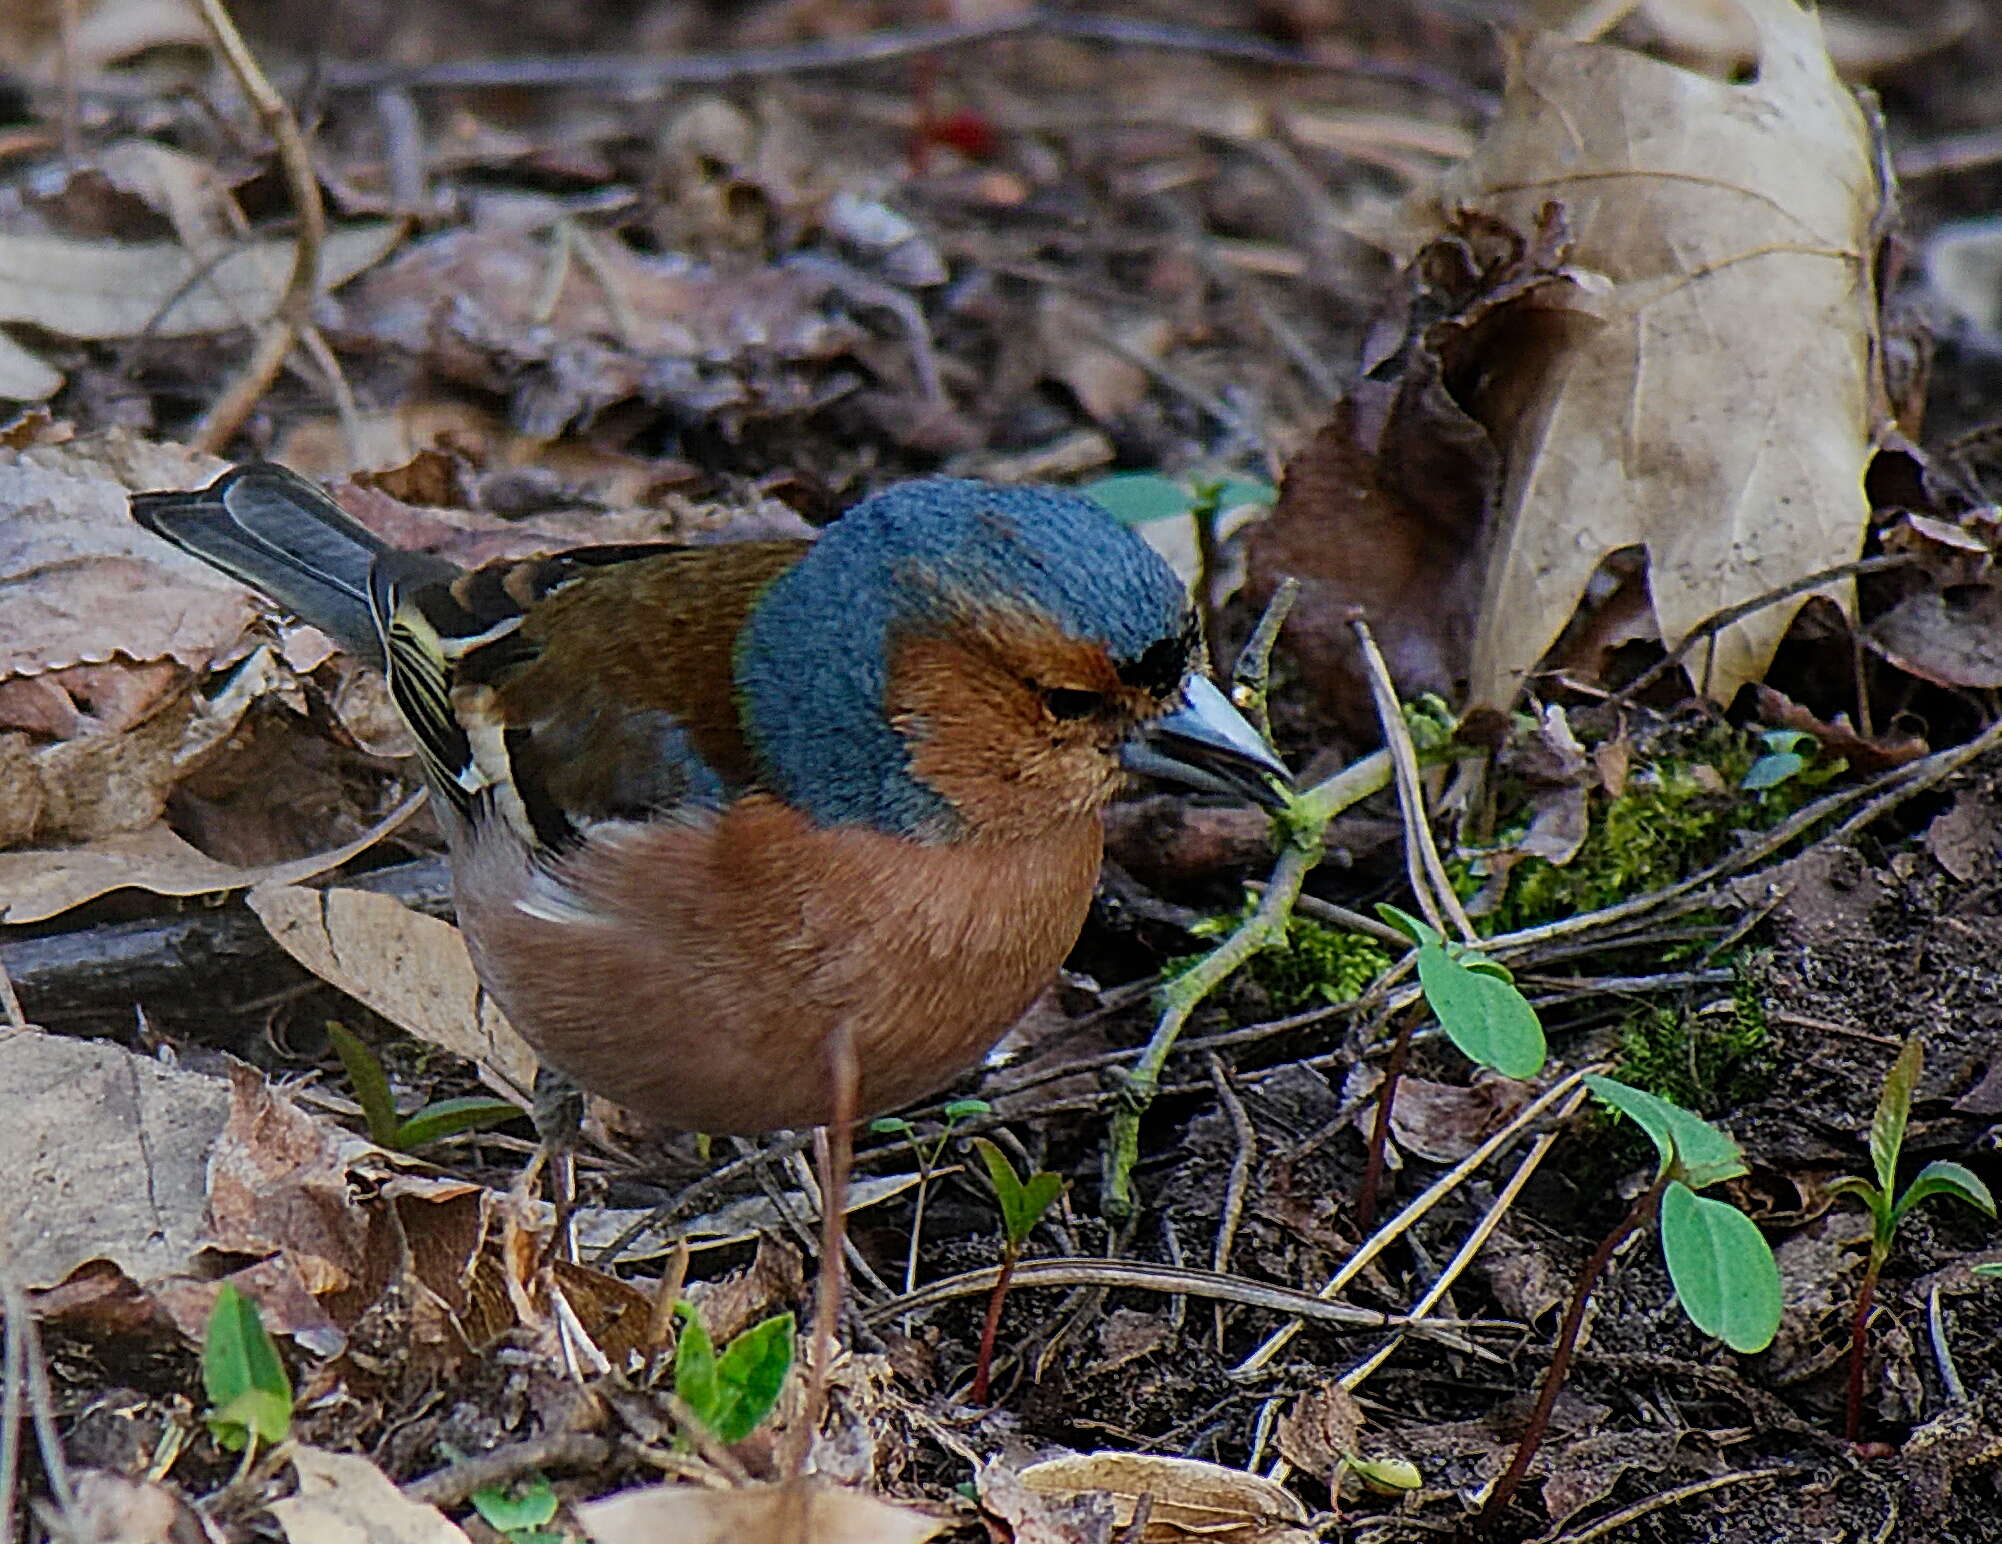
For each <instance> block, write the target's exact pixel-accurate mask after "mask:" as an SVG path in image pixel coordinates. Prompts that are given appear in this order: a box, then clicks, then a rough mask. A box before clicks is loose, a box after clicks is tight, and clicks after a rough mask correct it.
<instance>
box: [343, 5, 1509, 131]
mask: <svg viewBox="0 0 2002 1544" xmlns="http://www.w3.org/2000/svg"><path fill="white" fill-rule="evenodd" d="M1028 34H1041V35H1043V36H1049V37H1060V38H1070V39H1073V40H1075V41H1078V42H1084V43H1100V44H1105V45H1109V46H1113V47H1120V48H1151V49H1157V50H1160V51H1162V52H1166V53H1189V54H1201V55H1207V56H1210V57H1214V58H1222V59H1233V60H1237V61H1239V62H1242V63H1245V64H1262V65H1267V66H1270V67H1273V68H1278V69H1292V70H1306V71H1311V72H1314V73H1316V74H1336V75H1361V76H1365V77H1369V78H1373V79H1379V80H1384V81H1388V82H1391V83H1395V84H1404V85H1410V86H1415V87H1418V88H1419V89H1421V90H1425V91H1430V92H1433V93H1435V94H1437V95H1440V96H1443V97H1446V98H1448V99H1450V100H1452V101H1455V102H1457V103H1459V104H1461V105H1462V106H1464V107H1466V108H1468V109H1469V110H1471V111H1474V112H1477V113H1481V114H1487V113H1490V112H1492V111H1493V110H1494V106H1495V103H1494V98H1493V97H1492V96H1490V95H1489V94H1488V93H1486V92H1482V91H1478V90H1475V89H1473V88H1471V87H1469V86H1468V85H1467V84H1466V82H1465V81H1463V80H1461V79H1460V78H1459V77H1458V76H1457V75H1456V74H1454V73H1453V72H1452V71H1450V70H1444V69H1437V68H1433V67H1431V66H1427V65H1423V64H1411V63H1408V62H1405V61H1402V60H1394V59H1371V58H1365V57H1364V56H1362V55H1359V54H1353V53H1348V54H1339V53H1335V52H1333V51H1331V50H1329V49H1327V48H1325V47H1323V48H1321V49H1319V50H1317V51H1316V52H1315V53H1313V54H1308V53H1305V52H1303V51H1301V50H1299V49H1295V48H1288V47H1286V46H1285V45H1284V44H1281V43H1274V42H1272V41H1271V40H1270V39H1269V38H1261V37H1256V36H1252V35H1250V34H1248V33H1243V32H1225V31H1218V30H1215V29H1212V28H1204V27H1182V26H1175V25H1173V24H1170V23H1163V22H1150V21H1145V20H1141V19H1138V18H1128V17H1120V16H1103V15H1098V14H1095V13H1093V12H1089V11H1087V12H1082V13H1079V12H1070V13H1063V12H1050V11H1043V10H1026V11H1009V12H1006V13H1004V14H1001V15H998V16H995V17H993V18H992V19H989V20H984V21H974V22H948V23H940V24H936V25H932V26H924V27H904V28H896V29H891V30H886V31H882V32H870V33H864V34H862V35H861V36H859V37H843V38H832V39H827V40H824V41H823V40H816V41H813V42H808V43H796V44H791V45H787V46H782V47H777V48H752V49H741V50H734V51H730V52H722V53H713V54H678V53H655V54H647V55H644V56H635V55H633V54H630V53H628V54H598V55H567V56H562V57H557V58H536V57H533V56H529V57H513V58H505V59H472V60H461V61H455V62H453V63H450V64H437V65H428V66H408V65H393V64H382V63H378V62H375V61H369V62H366V63H364V62H360V61H340V62H334V63H325V64H322V65H321V66H320V67H319V70H320V73H319V77H318V78H319V80H320V84H321V85H322V86H323V88H324V89H327V90H330V91H373V90H376V89H378V88H380V87H382V86H405V87H410V88H412V89H430V90H448V89H454V88H462V89H502V90H506V89H536V88H558V89H560V88H573V87H581V88H587V89H588V88H596V89H599V90H604V91H632V90H638V89H644V88H646V87H649V86H677V85H710V86H716V85H727V84H730V83H733V82H738V81H747V80H757V79H760V78H763V77H767V76H773V75H793V74H801V73H804V72H807V71H812V70H835V69H853V68H856V67H859V66H863V65H870V64H885V63H891V62H894V61H897V60H902V59H911V58H918V57H921V56H923V55H926V54H930V53H935V52H938V51H941V50H944V49H949V48H965V47H970V46H974V45H977V44H982V43H993V42H999V41H1002V40H1004V39H1007V38H1011V37H1020V36H1024V35H1028Z"/></svg>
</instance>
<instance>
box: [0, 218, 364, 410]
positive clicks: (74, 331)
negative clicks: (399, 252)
mask: <svg viewBox="0 0 2002 1544" xmlns="http://www.w3.org/2000/svg"><path fill="white" fill-rule="evenodd" d="M401 235H402V228H401V227H400V226H397V225H393V224H375V225H354V226H347V227H344V228H342V229H340V230H335V231H329V232H328V233H327V240H326V245H325V246H324V247H322V248H321V251H320V283H321V286H322V287H323V288H331V287H333V286H335V285H338V284H342V283H345V282H346V281H347V280H349V279H351V278H353V277H354V276H355V275H356V274H358V273H360V272H361V271H362V270H363V269H365V268H367V267H369V266H371V265H372V264H374V263H375V262H377V261H379V260H380V259H381V258H382V257H383V256H384V254H386V253H387V252H388V251H389V250H390V248H392V247H393V246H395V245H396V243H397V241H398V239H399V238H400V237H401ZM291 254H292V243H291V242H290V241H260V242H256V243H253V244H251V245H249V246H246V247H242V248H240V249H238V250H237V251H235V252H232V253H230V254H229V255H228V256H225V257H222V258H220V259H217V258H214V257H213V256H212V255H211V256H208V257H204V256H202V255H199V254H197V253H195V252H192V251H190V250H189V249H188V248H186V247H184V246H182V245H181V244H180V243H178V242H172V241H162V242H117V241H75V240H71V239H69V238H67V237H63V236H24V235H10V234H4V233H0V322H26V323H29V324H31V325H33V326H35V327H39V328H41V329H42V330H43V331H44V332H51V333H54V334H56V335H57V336H58V337H63V338H91V339H108V338H136V337H139V336H140V335H141V334H145V335H148V336H152V337H160V338H186V337H194V336H198V335H200V334H202V333H211V332H226V331H228V330H229V329H231V328H233V327H255V326H256V325H257V324H258V323H260V322H263V321H265V320H267V319H268V318H269V317H270V316H271V314H272V313H273V312H274V311H276V310H277V309H278V302H279V301H280V300H281V299H282V298H283V297H284V294H285V284H286V279H287V277H288V275H289V273H290V271H291V262H292V257H291ZM17 384H18V382H17ZM44 395H46V393H44ZM30 400H33V399H30Z"/></svg>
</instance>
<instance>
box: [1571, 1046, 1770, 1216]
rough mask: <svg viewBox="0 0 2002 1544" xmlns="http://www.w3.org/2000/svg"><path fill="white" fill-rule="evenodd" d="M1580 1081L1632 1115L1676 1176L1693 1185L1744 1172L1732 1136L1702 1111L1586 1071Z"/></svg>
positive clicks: (1701, 1185) (1704, 1185) (1702, 1186)
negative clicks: (1695, 1112)
mask: <svg viewBox="0 0 2002 1544" xmlns="http://www.w3.org/2000/svg"><path fill="white" fill-rule="evenodd" d="M1585 1086H1586V1087H1587V1088H1589V1089H1591V1090H1592V1092H1593V1093H1595V1094H1597V1095H1598V1096H1599V1097H1600V1098H1601V1099H1603V1100H1605V1101H1606V1103H1607V1104H1610V1105H1611V1106H1612V1107H1613V1108H1614V1109H1616V1110H1618V1111H1619V1112H1620V1113H1621V1114H1623V1115H1626V1116H1629V1117H1631V1118H1632V1120H1633V1121H1634V1123H1635V1124H1636V1125H1637V1126H1639V1127H1640V1128H1641V1130H1643V1131H1645V1132H1646V1133H1647V1134H1648V1136H1649V1137H1650V1138H1651V1139H1652V1140H1653V1142H1654V1145H1655V1151H1656V1152H1658V1153H1660V1154H1661V1161H1662V1162H1663V1163H1664V1164H1669V1163H1673V1164H1674V1165H1675V1166H1676V1171H1677V1177H1678V1178H1679V1179H1681V1180H1683V1181H1684V1182H1686V1183H1687V1184H1689V1185H1690V1186H1691V1187H1692V1188H1694V1189H1697V1190H1704V1189H1707V1188H1708V1187H1709V1186H1711V1185H1715V1184H1717V1183H1718V1182H1719V1181H1721V1180H1727V1179H1733V1178H1736V1177H1737V1176H1738V1175H1740V1174H1743V1173H1745V1172H1746V1166H1745V1154H1744V1152H1743V1150H1742V1149H1741V1148H1740V1147H1739V1146H1738V1144H1737V1142H1736V1141H1735V1140H1734V1139H1733V1138H1732V1137H1731V1136H1730V1135H1729V1134H1728V1133H1726V1132H1723V1131H1720V1130H1719V1129H1718V1128H1717V1127H1715V1126H1713V1125H1711V1124H1710V1122H1708V1121H1707V1120H1704V1119H1703V1118H1702V1117H1701V1116H1698V1115H1692V1114H1690V1113H1689V1111H1687V1110H1685V1109H1683V1108H1682V1107H1681V1106H1680V1105H1676V1104H1670V1103H1669V1102H1668V1101H1667V1100H1666V1099H1661V1098H1657V1097H1656V1096H1655V1095H1653V1094H1650V1093H1648V1092H1647V1091H1646V1090H1644V1089H1639V1088H1635V1087H1633V1086H1632V1085H1631V1084H1628V1083H1622V1082H1620V1081H1619V1079H1617V1078H1607V1077H1601V1076H1599V1075H1598V1074H1597V1073H1587V1074H1586V1076H1585Z"/></svg>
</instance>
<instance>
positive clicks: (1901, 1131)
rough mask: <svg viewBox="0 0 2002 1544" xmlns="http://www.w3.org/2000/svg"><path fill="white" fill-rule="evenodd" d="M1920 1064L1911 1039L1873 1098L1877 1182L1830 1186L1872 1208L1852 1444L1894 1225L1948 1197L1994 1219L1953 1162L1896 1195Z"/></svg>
mask: <svg viewBox="0 0 2002 1544" xmlns="http://www.w3.org/2000/svg"><path fill="white" fill-rule="evenodd" d="M1924 1066H1925V1050H1924V1048H1923V1047H1922V1046H1921V1045H1920V1043H1919V1037H1918V1036H1917V1035H1914V1036H1912V1038H1911V1039H1909V1040H1907V1041H1906V1042H1905V1044H1904V1048H1903V1049H1902V1050H1900V1051H1899V1052H1898V1059H1897V1060H1896V1061H1894V1062H1892V1063H1891V1070H1890V1071H1889V1072H1887V1073H1885V1074H1884V1087H1883V1089H1882V1091H1881V1092H1880V1093H1879V1094H1878V1095H1877V1112H1876V1114H1875V1115H1874V1116H1872V1117H1871V1120H1870V1165H1871V1167H1872V1168H1874V1169H1875V1170H1876V1171H1877V1178H1876V1182H1875V1183H1874V1184H1873V1183H1872V1182H1871V1181H1869V1180H1867V1179H1858V1178H1856V1177H1855V1176H1853V1175H1852V1176H1850V1177H1849V1178H1847V1179H1839V1180H1837V1181H1836V1182H1835V1183H1834V1184H1833V1185H1830V1186H1829V1187H1828V1188H1829V1189H1830V1190H1831V1191H1833V1192H1834V1193H1835V1194H1836V1195H1847V1196H1855V1197H1856V1198H1857V1199H1858V1200H1860V1201H1861V1202H1862V1203H1863V1204H1864V1205H1865V1206H1866V1207H1868V1208H1869V1209H1870V1260H1869V1263H1868V1264H1867V1265H1865V1266H1864V1267H1863V1284H1862V1286H1860V1287H1859V1288H1857V1291H1856V1313H1855V1315H1854V1317H1853V1318H1852V1319H1851V1320H1850V1324H1849V1397H1848V1403H1847V1411H1846V1414H1845V1417H1844V1424H1843V1430H1844V1432H1845V1434H1846V1435H1847V1436H1848V1438H1849V1440H1850V1441H1851V1442H1854V1441H1855V1440H1856V1439H1857V1436H1858V1434H1859V1433H1860V1432H1861V1430H1862V1425H1863V1362H1864V1350H1865V1347H1866V1346H1867V1344H1868V1334H1867V1332H1868V1328H1869V1323H1870V1304H1871V1301H1872V1299H1873V1298H1874V1297H1875V1295H1876V1291H1877V1277H1878V1275H1879V1273H1881V1272H1882V1270H1883V1269H1884V1261H1885V1260H1886V1259H1887V1258H1888V1257H1889V1256H1890V1253H1891V1240H1892V1239H1893V1238H1895V1237H1896V1236H1897V1232H1898V1224H1899V1223H1900V1222H1903V1221H1904V1219H1905V1214H1906V1213H1907V1212H1909V1211H1910V1210H1911V1209H1912V1208H1913V1207H1914V1206H1917V1205H1918V1204H1919V1202H1921V1201H1923V1200H1926V1199H1927V1198H1928V1197H1931V1196H1948V1197H1951V1198H1952V1199H1953V1200H1956V1201H1960V1202H1964V1203H1965V1204H1966V1205H1968V1206H1971V1207H1973V1208H1974V1209H1975V1210H1976V1211H1979V1212H1984V1213H1986V1214H1987V1215H1988V1216H1990V1217H1993V1216H1994V1215H1995V1197H1994V1196H1992V1195H1990V1194H1989V1192H1988V1187H1987V1186H1986V1185H1984V1184H1983V1183H1982V1182H1981V1179H1980V1177H1979V1176H1978V1175H1976V1174H1974V1173H1972V1172H1971V1171H1970V1170H1968V1169H1966V1168H1964V1167H1962V1166H1961V1165H1960V1164H1957V1163H1943V1162H1939V1161H1934V1162H1932V1163H1929V1164H1927V1165H1926V1166H1925V1167H1924V1168H1923V1169H1921V1170H1919V1172H1918V1173H1917V1174H1916V1175H1915V1176H1913V1179H1912V1182H1911V1184H1909V1185H1907V1186H1906V1187H1905V1190H1904V1193H1903V1194H1902V1195H1900V1194H1899V1193H1898V1188H1897V1187H1898V1158H1899V1155H1900V1154H1901V1153H1902V1152H1903V1151H1904V1146H1905V1127H1906V1125H1907V1124H1908V1123H1909V1122H1910V1120H1911V1115H1912V1095H1913V1093H1914V1091H1915V1090H1916V1089H1917V1088H1918V1084H1919V1073H1920V1072H1921V1071H1922V1070H1923V1069H1924ZM1977 1269H1980V1267H1977Z"/></svg>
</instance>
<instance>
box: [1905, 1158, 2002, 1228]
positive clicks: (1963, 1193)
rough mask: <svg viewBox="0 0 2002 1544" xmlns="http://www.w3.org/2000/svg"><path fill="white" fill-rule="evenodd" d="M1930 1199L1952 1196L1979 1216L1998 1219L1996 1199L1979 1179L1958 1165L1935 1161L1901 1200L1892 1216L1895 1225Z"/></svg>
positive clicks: (1970, 1170) (1920, 1173)
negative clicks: (1922, 1202) (1985, 1215)
mask: <svg viewBox="0 0 2002 1544" xmlns="http://www.w3.org/2000/svg"><path fill="white" fill-rule="evenodd" d="M1928 1196H1952V1197H1953V1198H1954V1199H1955V1200H1956V1201H1965V1202H1966V1203H1967V1204H1968V1205H1969V1206H1971V1207H1973V1208H1974V1209H1975V1210H1976V1211H1978V1212H1984V1213H1986V1214H1987V1215H1988V1216H1990V1217H1993V1216H1994V1215H1995V1197H1994V1196H1992V1195H1990V1194H1989V1193H1988V1187H1987V1186H1986V1185H1985V1184H1983V1183H1982V1181H1981V1176H1980V1175H1978V1174H1976V1173H1975V1172H1974V1171H1973V1170H1972V1169H1969V1168H1966V1167H1963V1166H1962V1165H1960V1164H1957V1163H1946V1162H1943V1161H1936V1162H1933V1163H1929V1164H1927V1165H1926V1166H1925V1167H1924V1168H1923V1169H1920V1170H1919V1172H1918V1175H1917V1177H1916V1178H1915V1179H1913V1181H1912V1183H1911V1188H1910V1189H1908V1190H1907V1191H1906V1192H1905V1193H1904V1194H1903V1195H1902V1196H1900V1197H1899V1198H1898V1205H1897V1209H1896V1210H1895V1211H1894V1212H1893V1213H1892V1214H1891V1220H1892V1222H1893V1223H1895V1222H1897V1221H1898V1220H1899V1219H1901V1218H1902V1217H1903V1216H1904V1215H1905V1213H1906V1212H1908V1211H1910V1210H1911V1209H1912V1208H1913V1207H1914V1206H1917V1205H1918V1204H1919V1202H1921V1201H1923V1200H1925V1199H1926V1198H1927V1197H1928Z"/></svg>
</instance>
